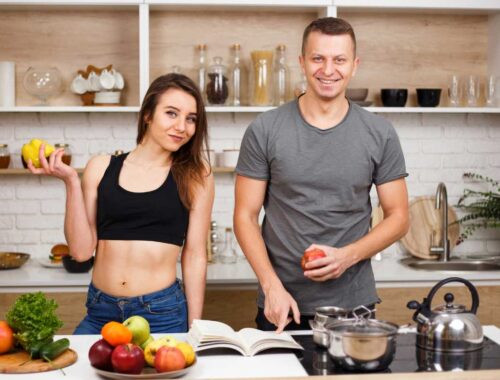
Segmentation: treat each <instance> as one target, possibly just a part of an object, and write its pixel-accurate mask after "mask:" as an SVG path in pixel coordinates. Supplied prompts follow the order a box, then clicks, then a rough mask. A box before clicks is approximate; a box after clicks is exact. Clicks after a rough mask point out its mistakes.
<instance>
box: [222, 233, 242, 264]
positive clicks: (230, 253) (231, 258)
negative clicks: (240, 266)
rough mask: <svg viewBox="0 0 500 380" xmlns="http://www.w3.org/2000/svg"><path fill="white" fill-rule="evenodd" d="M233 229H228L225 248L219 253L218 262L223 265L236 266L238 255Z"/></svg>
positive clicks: (225, 236)
mask: <svg viewBox="0 0 500 380" xmlns="http://www.w3.org/2000/svg"><path fill="white" fill-rule="evenodd" d="M233 236H234V235H233V229H232V228H230V227H227V228H226V230H225V235H224V248H223V249H222V250H221V251H220V252H218V253H217V262H219V263H222V264H234V263H235V262H236V261H237V259H238V254H237V253H236V250H235V248H234V239H233Z"/></svg>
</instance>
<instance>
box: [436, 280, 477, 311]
mask: <svg viewBox="0 0 500 380" xmlns="http://www.w3.org/2000/svg"><path fill="white" fill-rule="evenodd" d="M450 282H461V283H462V284H464V285H465V286H467V288H469V291H470V294H471V296H472V306H471V309H470V312H471V313H473V314H476V312H477V308H478V307H479V294H478V293H477V289H476V287H475V286H474V285H472V283H471V282H469V281H467V280H465V279H463V278H460V277H449V278H445V279H444V280H441V281H439V282H438V283H437V284H436V285H434V287H433V288H432V289H431V291H430V292H429V295H428V296H427V300H426V301H427V302H426V303H427V307H428V308H429V310H431V302H432V298H433V297H434V295H435V294H436V292H437V291H438V289H439V288H441V287H442V286H443V285H445V284H448V283H450Z"/></svg>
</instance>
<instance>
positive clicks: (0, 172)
mask: <svg viewBox="0 0 500 380" xmlns="http://www.w3.org/2000/svg"><path fill="white" fill-rule="evenodd" d="M212 170H213V171H214V173H234V168H226V167H221V166H216V167H213V168H212ZM76 171H77V172H78V173H79V174H82V173H83V168H76ZM1 175H32V174H31V173H30V171H29V170H28V169H0V176H1Z"/></svg>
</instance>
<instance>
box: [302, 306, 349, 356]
mask: <svg viewBox="0 0 500 380" xmlns="http://www.w3.org/2000/svg"><path fill="white" fill-rule="evenodd" d="M315 311H316V313H315V314H314V320H309V326H311V329H312V331H313V341H314V343H316V344H317V345H318V346H321V347H328V346H329V341H330V336H329V335H328V332H327V331H326V329H325V323H327V322H329V321H335V320H339V319H345V318H347V317H348V315H349V312H350V311H349V310H347V309H343V308H341V307H337V306H321V307H317V308H316V310H315Z"/></svg>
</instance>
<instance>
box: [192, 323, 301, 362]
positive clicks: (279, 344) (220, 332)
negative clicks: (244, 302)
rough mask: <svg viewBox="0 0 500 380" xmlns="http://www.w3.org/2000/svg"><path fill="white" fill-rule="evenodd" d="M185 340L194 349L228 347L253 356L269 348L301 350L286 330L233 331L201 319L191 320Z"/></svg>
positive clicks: (225, 326)
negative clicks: (277, 332) (279, 331)
mask: <svg viewBox="0 0 500 380" xmlns="http://www.w3.org/2000/svg"><path fill="white" fill-rule="evenodd" d="M187 340H188V342H189V343H190V344H191V345H192V346H193V347H194V349H195V351H202V350H208V349H211V348H230V349H233V350H236V351H238V352H239V353H241V354H242V355H244V356H253V355H255V354H257V353H259V352H261V351H264V350H268V349H271V348H288V349H297V350H303V348H302V346H301V345H300V344H298V343H297V342H296V341H295V340H294V339H293V338H292V337H291V336H290V335H289V334H288V333H286V332H282V333H281V334H276V333H275V332H274V331H262V330H257V329H253V328H244V329H241V330H240V331H234V330H233V329H232V328H231V327H230V326H228V325H226V324H225V323H222V322H217V321H207V320H201V319H195V320H194V321H193V323H192V324H191V328H190V329H189V333H188V337H187Z"/></svg>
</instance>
